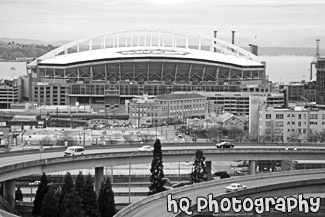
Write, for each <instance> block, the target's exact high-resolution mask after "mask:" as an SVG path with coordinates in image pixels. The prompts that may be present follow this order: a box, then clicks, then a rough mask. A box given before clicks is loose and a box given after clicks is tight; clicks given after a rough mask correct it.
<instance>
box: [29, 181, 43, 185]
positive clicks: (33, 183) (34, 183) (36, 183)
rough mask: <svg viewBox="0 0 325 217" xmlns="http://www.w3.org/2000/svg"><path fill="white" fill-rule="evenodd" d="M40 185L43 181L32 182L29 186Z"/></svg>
mask: <svg viewBox="0 0 325 217" xmlns="http://www.w3.org/2000/svg"><path fill="white" fill-rule="evenodd" d="M39 183H41V181H35V182H31V183H29V185H39Z"/></svg>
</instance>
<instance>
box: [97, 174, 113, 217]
mask: <svg viewBox="0 0 325 217" xmlns="http://www.w3.org/2000/svg"><path fill="white" fill-rule="evenodd" d="M98 207H99V212H100V216H101V217H112V216H114V215H115V213H116V207H115V199H114V192H113V190H112V185H111V180H110V178H109V177H106V179H105V180H104V182H102V183H101V186H100V190H99V195H98Z"/></svg>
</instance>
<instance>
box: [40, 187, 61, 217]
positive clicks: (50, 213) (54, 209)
mask: <svg viewBox="0 0 325 217" xmlns="http://www.w3.org/2000/svg"><path fill="white" fill-rule="evenodd" d="M58 212H59V208H58V197H57V196H56V195H55V191H54V187H53V186H52V187H51V188H50V190H49V191H48V192H47V194H46V195H45V197H44V199H43V203H42V209H41V216H42V217H57V215H58Z"/></svg>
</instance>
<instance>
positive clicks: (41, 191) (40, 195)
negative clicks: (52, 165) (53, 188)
mask: <svg viewBox="0 0 325 217" xmlns="http://www.w3.org/2000/svg"><path fill="white" fill-rule="evenodd" d="M47 183H48V181H47V177H46V175H45V173H43V175H42V177H41V182H40V183H39V185H38V188H37V191H36V196H35V200H34V202H33V204H34V207H33V211H32V214H33V216H40V215H41V209H42V203H43V199H44V197H45V195H46V193H47V192H48V190H49V189H48V186H47Z"/></svg>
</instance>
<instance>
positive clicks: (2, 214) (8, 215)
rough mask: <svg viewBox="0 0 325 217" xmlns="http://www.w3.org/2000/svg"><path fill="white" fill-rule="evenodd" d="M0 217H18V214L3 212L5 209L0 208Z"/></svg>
mask: <svg viewBox="0 0 325 217" xmlns="http://www.w3.org/2000/svg"><path fill="white" fill-rule="evenodd" d="M0 217H19V216H18V215H14V214H12V213H9V212H5V211H3V210H1V209H0Z"/></svg>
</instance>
